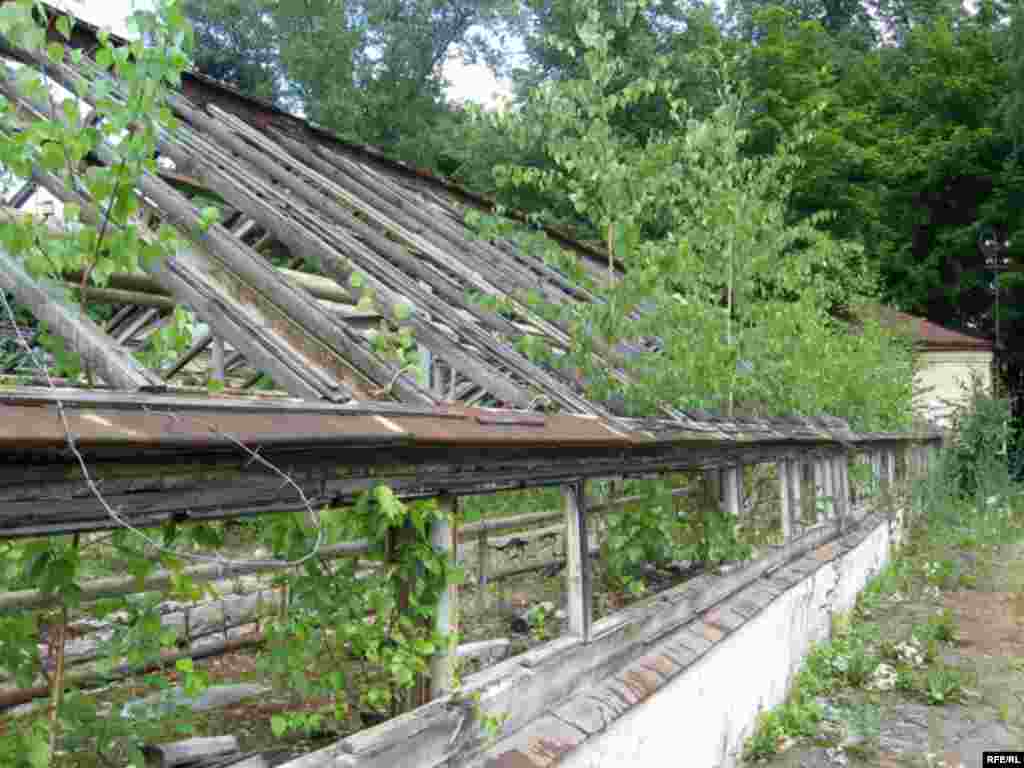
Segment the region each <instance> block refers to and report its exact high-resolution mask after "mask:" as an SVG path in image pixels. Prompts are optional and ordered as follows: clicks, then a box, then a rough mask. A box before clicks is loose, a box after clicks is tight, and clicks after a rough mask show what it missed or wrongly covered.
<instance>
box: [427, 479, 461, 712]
mask: <svg viewBox="0 0 1024 768" xmlns="http://www.w3.org/2000/svg"><path fill="white" fill-rule="evenodd" d="M437 504H438V507H439V508H440V509H441V511H442V512H444V513H445V514H446V518H445V519H444V520H435V521H434V523H433V525H432V526H431V527H430V543H431V545H433V547H434V549H435V550H439V551H441V552H444V553H446V554H447V555H448V557H449V559H451V560H452V561H455V560H456V559H457V558H458V546H459V545H458V536H459V526H458V523H457V522H456V513H457V512H458V499H457V498H456V497H455V496H450V495H447V494H445V495H443V496H441V497H439V498H438V500H437ZM434 627H435V629H437V631H438V632H440V633H441V634H443V635H446V636H447V638H448V642H447V646H446V647H445V648H443V649H442V650H441V651H439V652H438V653H436V654H435V655H434V658H433V659H431V661H430V698H431V699H436V698H437V697H439V696H441V695H442V694H443V693H444V692H445V691H450V690H451V689H452V681H453V680H454V678H455V663H456V653H455V652H456V649H457V647H458V642H459V637H458V631H459V585H458V584H450V585H448V588H447V589H445V590H444V591H443V592H441V594H440V595H439V596H438V599H437V613H436V615H435V616H434Z"/></svg>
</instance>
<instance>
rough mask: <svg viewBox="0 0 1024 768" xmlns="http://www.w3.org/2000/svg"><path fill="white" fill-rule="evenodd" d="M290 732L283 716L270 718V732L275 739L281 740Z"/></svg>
mask: <svg viewBox="0 0 1024 768" xmlns="http://www.w3.org/2000/svg"><path fill="white" fill-rule="evenodd" d="M287 730H288V721H287V720H286V719H285V718H284V717H282V716H281V715H274V716H273V717H271V718H270V731H271V733H273V734H274V738H277V739H279V738H281V737H282V736H284V734H285V732H286V731H287Z"/></svg>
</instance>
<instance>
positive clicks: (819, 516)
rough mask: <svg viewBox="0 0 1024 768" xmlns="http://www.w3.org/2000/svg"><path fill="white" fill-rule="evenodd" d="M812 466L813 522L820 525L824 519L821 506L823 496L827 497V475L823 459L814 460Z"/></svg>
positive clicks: (823, 500) (824, 515) (824, 514)
mask: <svg viewBox="0 0 1024 768" xmlns="http://www.w3.org/2000/svg"><path fill="white" fill-rule="evenodd" d="M812 466H813V468H814V522H815V523H820V522H822V521H823V520H824V519H825V517H826V513H825V512H824V511H823V508H822V505H823V504H824V503H825V496H826V495H827V493H826V491H825V476H826V475H827V474H828V473H827V471H826V470H827V466H826V464H825V460H824V459H820V458H819V459H815V460H814V463H813V465H812Z"/></svg>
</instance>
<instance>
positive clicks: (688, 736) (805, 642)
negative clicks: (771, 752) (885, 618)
mask: <svg viewBox="0 0 1024 768" xmlns="http://www.w3.org/2000/svg"><path fill="white" fill-rule="evenodd" d="M900 529H901V528H900V521H898V520H897V521H894V522H882V523H881V524H880V525H878V526H877V527H875V528H874V530H872V531H871V532H870V533H869V534H868V535H867V537H866V538H865V539H864V540H863V541H862V542H860V543H859V544H858V545H857V546H856V547H855V548H854V549H852V550H851V551H849V552H847V553H845V554H843V555H841V556H839V557H837V558H836V559H834V560H831V561H829V562H824V563H822V564H821V567H820V568H819V569H818V570H816V571H815V572H814V573H811V574H809V575H808V576H807V578H805V579H804V580H802V581H800V582H799V583H797V584H795V585H794V586H793V587H792V588H790V589H789V590H787V591H786V592H785V593H783V594H782V595H780V596H779V597H778V598H776V599H775V600H774V601H773V602H772V603H771V604H770V605H769V606H768V607H767V608H766V609H765V610H764V611H763V612H762V613H760V614H759V615H757V616H756V617H754V618H753V619H751V620H750V621H748V622H746V623H745V624H744V625H743V626H742V627H740V628H738V630H737V631H736V632H734V633H732V634H730V635H729V636H728V637H727V638H724V639H723V641H722V642H720V643H718V644H717V645H716V646H715V647H714V648H713V649H712V650H710V651H709V652H708V653H707V654H706V655H704V656H703V657H701V658H700V660H699V661H697V662H695V663H694V664H693V665H692V666H690V667H689V668H687V669H686V670H685V671H684V672H683V673H682V674H680V675H679V676H678V677H676V678H675V679H673V680H672V681H671V682H669V683H668V684H667V685H666V686H665V687H663V688H661V689H659V690H658V691H657V692H656V693H654V694H653V695H652V696H651V697H650V698H648V699H646V700H645V701H643V702H642V703H640V704H638V705H636V706H634V707H633V708H632V709H631V710H630V711H629V712H626V713H625V714H624V715H623V716H622V717H621V718H619V719H618V720H616V721H615V722H614V723H612V724H611V725H610V727H609V728H608V729H607V730H605V731H603V732H602V733H600V734H598V735H597V736H596V737H592V738H590V739H587V740H586V741H584V742H583V743H581V744H580V745H579V746H578V747H576V748H575V749H573V750H571V751H569V752H566V753H565V754H563V755H562V756H561V760H560V761H559V765H560V766H566V768H569V767H571V768H617V767H618V766H627V765H642V766H644V767H645V768H659V767H660V766H664V767H665V768H679V766H681V765H685V766H687V768H731V767H732V766H734V765H736V764H737V763H738V762H739V758H740V756H741V754H742V749H743V743H744V741H745V740H746V739H747V738H748V737H749V736H750V734H751V733H752V732H753V729H754V727H755V725H756V722H757V716H758V714H759V713H760V712H761V711H763V710H765V709H770V708H772V707H775V706H777V705H778V704H780V703H782V701H783V700H784V699H785V697H786V693H787V691H788V690H789V686H790V683H791V681H792V679H793V676H794V675H795V673H796V672H797V670H798V669H799V667H800V664H801V662H802V660H803V658H804V657H805V656H806V654H807V652H808V651H809V649H810V647H811V645H812V643H816V642H820V641H822V640H824V639H826V638H827V637H828V634H829V629H830V626H831V616H832V614H833V613H835V612H842V611H847V610H849V609H850V608H852V607H853V605H854V602H855V600H856V597H857V595H858V593H859V592H860V591H861V590H862V589H863V587H864V585H865V584H866V582H867V581H868V580H869V579H870V578H871V576H872V575H874V574H875V573H877V572H878V571H879V569H880V568H881V567H882V566H883V565H884V564H885V563H886V562H887V561H888V558H889V554H890V552H891V550H892V548H893V546H894V544H897V543H898V535H899V531H900Z"/></svg>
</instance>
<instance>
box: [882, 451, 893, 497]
mask: <svg viewBox="0 0 1024 768" xmlns="http://www.w3.org/2000/svg"><path fill="white" fill-rule="evenodd" d="M885 475H886V480H888V481H889V491H890V492H892V491H894V490H896V451H895V449H891V450H888V451H886V452H885Z"/></svg>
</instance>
